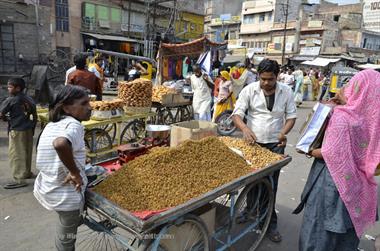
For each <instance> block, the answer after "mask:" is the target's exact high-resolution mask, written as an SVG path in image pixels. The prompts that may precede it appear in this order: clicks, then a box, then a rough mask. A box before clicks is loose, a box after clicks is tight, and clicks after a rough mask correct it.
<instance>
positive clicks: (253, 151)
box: [219, 137, 282, 169]
mask: <svg viewBox="0 0 380 251" xmlns="http://www.w3.org/2000/svg"><path fill="white" fill-rule="evenodd" d="M219 139H220V140H221V141H222V142H223V143H224V144H226V145H227V146H228V147H232V148H235V149H237V150H239V151H241V152H242V153H243V155H244V158H245V159H246V160H248V161H249V162H250V163H251V166H252V167H253V168H254V169H261V168H263V167H265V166H266V165H268V164H271V163H273V162H276V161H279V160H281V159H282V157H281V155H279V154H276V153H273V152H271V151H270V150H268V149H266V148H264V147H261V146H259V145H258V144H254V145H251V144H249V143H247V142H246V141H245V140H243V139H239V138H232V137H220V138H219Z"/></svg>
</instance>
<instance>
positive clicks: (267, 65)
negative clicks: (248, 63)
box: [257, 59, 280, 76]
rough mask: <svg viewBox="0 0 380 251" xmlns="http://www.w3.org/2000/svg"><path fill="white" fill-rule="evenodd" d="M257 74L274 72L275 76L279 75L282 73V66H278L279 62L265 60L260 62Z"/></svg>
mask: <svg viewBox="0 0 380 251" xmlns="http://www.w3.org/2000/svg"><path fill="white" fill-rule="evenodd" d="M257 72H258V73H259V74H261V73H263V72H273V73H274V75H276V76H277V75H278V73H279V72H280V66H279V65H278V63H277V61H275V60H270V59H264V60H263V61H261V62H260V64H259V66H258V67H257Z"/></svg>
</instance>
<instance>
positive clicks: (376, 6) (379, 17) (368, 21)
mask: <svg viewBox="0 0 380 251" xmlns="http://www.w3.org/2000/svg"><path fill="white" fill-rule="evenodd" d="M363 2H364V4H363V27H364V29H366V30H370V31H375V32H380V1H379V0H364V1H363Z"/></svg>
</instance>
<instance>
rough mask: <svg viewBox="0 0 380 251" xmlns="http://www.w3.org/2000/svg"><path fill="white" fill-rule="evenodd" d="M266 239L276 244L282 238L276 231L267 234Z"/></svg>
mask: <svg viewBox="0 0 380 251" xmlns="http://www.w3.org/2000/svg"><path fill="white" fill-rule="evenodd" d="M267 237H268V239H269V240H271V241H273V242H276V243H278V242H281V241H282V236H281V234H280V233H279V232H278V231H277V230H274V231H269V232H267Z"/></svg>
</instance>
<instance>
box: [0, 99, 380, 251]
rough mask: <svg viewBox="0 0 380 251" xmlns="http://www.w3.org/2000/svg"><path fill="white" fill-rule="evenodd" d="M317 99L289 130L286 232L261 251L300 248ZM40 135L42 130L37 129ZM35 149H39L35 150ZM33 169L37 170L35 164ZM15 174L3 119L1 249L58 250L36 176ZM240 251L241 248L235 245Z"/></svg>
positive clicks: (281, 206)
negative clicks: (299, 149) (14, 182)
mask: <svg viewBox="0 0 380 251" xmlns="http://www.w3.org/2000/svg"><path fill="white" fill-rule="evenodd" d="M312 105H313V103H312V102H307V103H306V104H303V105H302V106H301V107H300V108H299V110H298V120H297V123H296V126H295V128H294V129H293V131H292V132H291V133H290V134H289V137H288V138H289V142H288V146H287V148H286V153H287V154H289V155H290V156H292V158H293V160H292V162H291V163H290V164H289V165H288V166H286V167H284V168H283V169H282V171H281V175H280V183H279V189H278V194H277V204H276V210H277V211H278V216H279V231H280V232H281V234H282V236H283V240H282V242H281V243H272V242H271V241H269V240H268V239H264V241H263V242H262V244H261V245H260V247H259V248H258V250H259V251H268V250H279V251H296V250H298V236H299V229H300V225H301V222H302V214H299V215H293V214H292V213H291V212H292V210H293V209H294V208H295V207H296V206H297V205H298V203H299V199H300V195H301V192H302V189H303V186H304V185H305V182H306V179H307V175H308V173H309V170H310V167H311V164H312V159H308V158H306V157H305V156H304V155H301V154H298V153H296V151H295V148H294V146H295V144H296V141H297V138H298V136H299V130H300V127H301V125H302V124H303V122H304V121H305V118H306V116H307V114H308V113H309V112H310V110H311V108H312ZM36 135H38V132H37V133H36ZM34 153H35V151H34ZM33 171H34V172H36V170H35V168H34V165H33ZM10 178H11V171H10V168H9V165H8V138H7V134H6V124H5V123H4V122H1V123H0V250H4V251H26V250H30V251H45V250H46V251H48V250H54V232H55V220H56V214H55V213H54V212H49V211H47V210H46V209H44V208H43V207H41V206H40V205H39V204H38V202H37V201H36V200H35V199H34V197H33V194H32V192H33V180H29V181H28V183H29V186H27V187H25V188H20V189H16V190H5V189H3V188H2V185H4V184H5V183H6V182H7V181H8V180H10ZM378 181H379V180H378ZM367 234H368V235H369V236H367V237H368V238H369V237H370V236H373V237H376V236H377V235H380V224H376V225H375V226H374V227H373V228H372V229H371V230H370V231H368V233H367ZM368 238H366V237H363V239H362V241H361V243H360V249H361V250H365V251H372V250H375V249H374V241H372V240H368ZM235 250H237V251H239V250H240V249H239V248H235Z"/></svg>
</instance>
